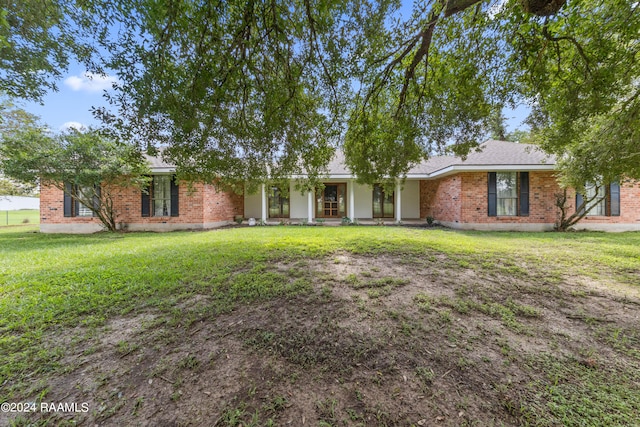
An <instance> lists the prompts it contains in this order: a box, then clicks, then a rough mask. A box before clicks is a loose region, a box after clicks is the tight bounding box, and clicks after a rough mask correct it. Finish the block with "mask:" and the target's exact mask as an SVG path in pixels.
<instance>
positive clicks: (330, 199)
mask: <svg viewBox="0 0 640 427" xmlns="http://www.w3.org/2000/svg"><path fill="white" fill-rule="evenodd" d="M346 195H347V184H333V183H332V184H325V185H324V189H322V190H317V191H316V216H317V217H318V218H342V217H344V216H346V214H345V212H346V205H347V197H346Z"/></svg>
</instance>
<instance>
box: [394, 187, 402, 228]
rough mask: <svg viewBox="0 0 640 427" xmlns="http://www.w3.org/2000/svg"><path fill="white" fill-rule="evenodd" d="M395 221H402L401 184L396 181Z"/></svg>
mask: <svg viewBox="0 0 640 427" xmlns="http://www.w3.org/2000/svg"><path fill="white" fill-rule="evenodd" d="M395 208H396V223H400V222H402V184H401V181H400V180H397V181H396V206H395Z"/></svg>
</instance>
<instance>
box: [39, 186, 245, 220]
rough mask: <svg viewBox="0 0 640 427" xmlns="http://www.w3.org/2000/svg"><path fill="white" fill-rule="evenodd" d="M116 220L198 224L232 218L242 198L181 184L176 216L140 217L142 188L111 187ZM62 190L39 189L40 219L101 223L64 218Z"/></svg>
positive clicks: (238, 212)
mask: <svg viewBox="0 0 640 427" xmlns="http://www.w3.org/2000/svg"><path fill="white" fill-rule="evenodd" d="M112 193H113V199H114V207H115V210H116V212H117V213H118V216H117V222H118V223H122V224H125V225H126V224H140V225H145V224H200V225H204V224H205V223H208V222H223V221H232V220H233V218H234V216H235V215H242V214H243V212H244V197H243V196H242V195H237V194H235V193H233V192H225V191H221V190H220V191H219V190H217V189H216V188H215V187H214V186H212V185H205V184H202V183H195V184H193V185H192V186H191V187H189V186H188V185H187V184H186V183H180V185H179V187H178V194H179V216H177V217H171V216H166V217H164V216H163V217H154V216H150V217H143V216H142V200H141V191H140V190H136V189H134V188H122V187H115V188H113V189H112ZM63 204H64V193H63V191H62V190H59V189H57V188H55V187H54V186H49V185H43V186H42V188H41V190H40V221H41V223H42V224H100V220H98V219H97V218H93V217H65V216H64V205H63Z"/></svg>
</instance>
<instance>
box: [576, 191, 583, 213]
mask: <svg viewBox="0 0 640 427" xmlns="http://www.w3.org/2000/svg"><path fill="white" fill-rule="evenodd" d="M583 205H584V197H582V194H580V193H576V212H580V213H582V211H584V206H583Z"/></svg>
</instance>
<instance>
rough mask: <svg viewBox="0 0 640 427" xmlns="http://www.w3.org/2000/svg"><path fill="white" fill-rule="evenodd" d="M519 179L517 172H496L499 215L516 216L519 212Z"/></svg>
mask: <svg viewBox="0 0 640 427" xmlns="http://www.w3.org/2000/svg"><path fill="white" fill-rule="evenodd" d="M517 191H518V180H517V178H516V172H498V173H496V193H497V194H496V197H497V215H498V216H507V215H508V216H516V215H517V213H518V210H517V204H518V192H517Z"/></svg>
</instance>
